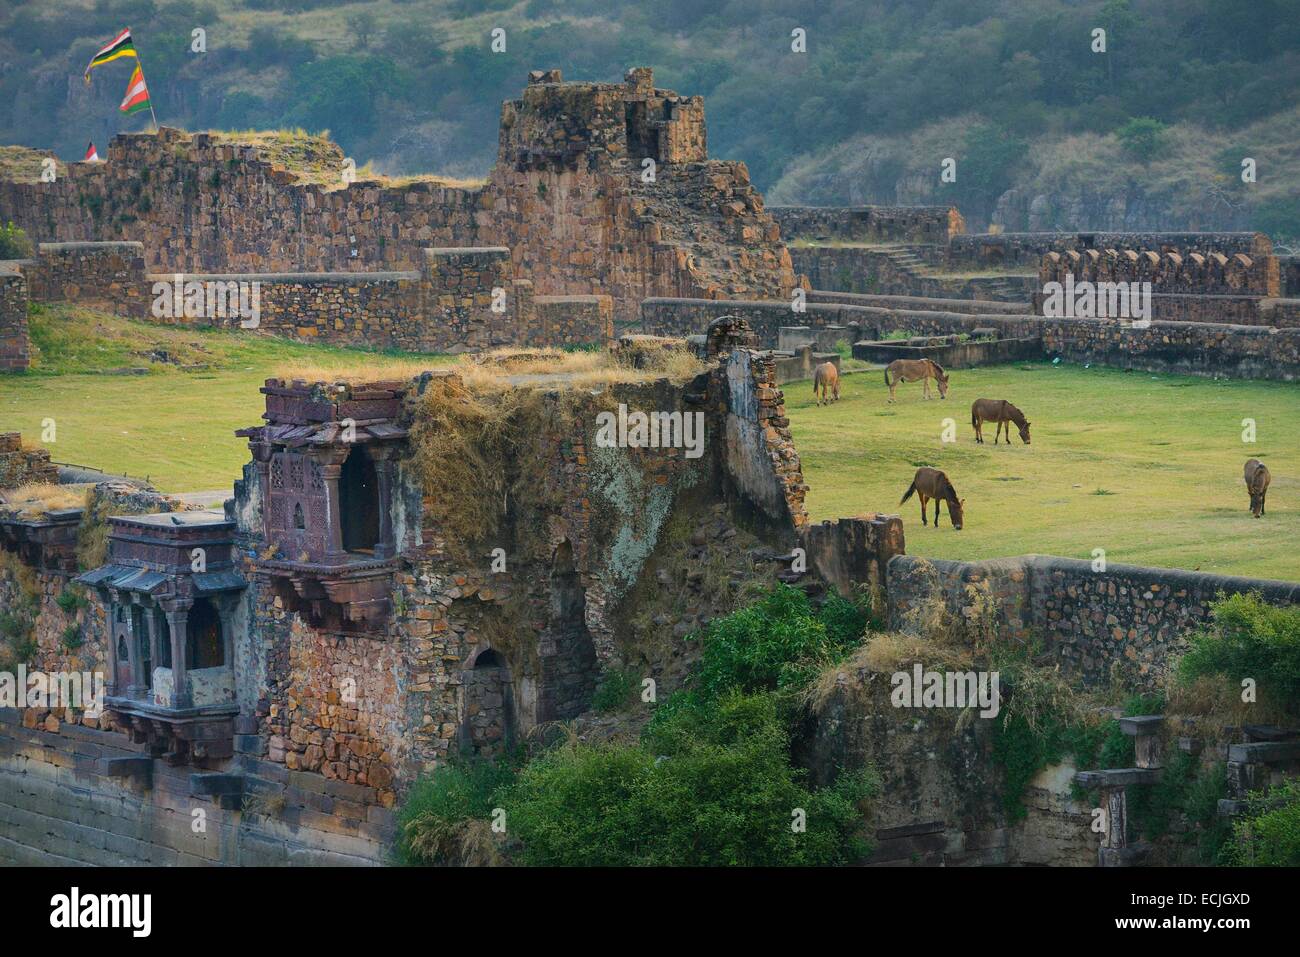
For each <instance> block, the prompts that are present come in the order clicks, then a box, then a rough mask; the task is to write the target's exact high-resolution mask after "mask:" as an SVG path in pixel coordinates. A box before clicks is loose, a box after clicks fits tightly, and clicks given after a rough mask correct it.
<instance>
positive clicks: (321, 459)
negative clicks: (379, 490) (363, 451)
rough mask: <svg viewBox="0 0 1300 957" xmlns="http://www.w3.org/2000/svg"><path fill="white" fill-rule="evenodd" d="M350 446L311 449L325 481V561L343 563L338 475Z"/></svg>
mask: <svg viewBox="0 0 1300 957" xmlns="http://www.w3.org/2000/svg"><path fill="white" fill-rule="evenodd" d="M351 451H352V449H351V447H350V446H344V447H343V448H337V447H335V446H326V447H324V448H314V449H312V450H311V457H312V458H313V459H315V460H316V462H317V463H318V464H319V465H320V473H321V479H322V481H324V483H325V503H326V504H325V523H326V528H325V561H326V562H327V563H329V564H339V565H341V564H343V562H344V561H346V559H347V553H346V552H345V551H343V520H342V518H341V516H340V511H339V477H340V476H341V475H342V474H343V463H344V462H345V461H347V457H348V453H349V452H351Z"/></svg>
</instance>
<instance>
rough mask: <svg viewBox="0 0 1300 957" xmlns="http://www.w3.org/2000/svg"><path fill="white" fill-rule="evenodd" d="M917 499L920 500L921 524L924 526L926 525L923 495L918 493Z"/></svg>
mask: <svg viewBox="0 0 1300 957" xmlns="http://www.w3.org/2000/svg"><path fill="white" fill-rule="evenodd" d="M917 497H918V498H920V500H921V524H922V525H925V524H927V520H926V514H925V506H926V500H925V493H924V492H918V493H917Z"/></svg>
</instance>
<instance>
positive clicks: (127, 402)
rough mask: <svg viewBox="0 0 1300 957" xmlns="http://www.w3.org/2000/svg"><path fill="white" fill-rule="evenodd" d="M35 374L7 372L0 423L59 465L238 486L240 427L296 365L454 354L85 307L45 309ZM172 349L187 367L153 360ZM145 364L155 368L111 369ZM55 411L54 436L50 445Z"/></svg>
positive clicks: (406, 362) (434, 361) (157, 480)
mask: <svg viewBox="0 0 1300 957" xmlns="http://www.w3.org/2000/svg"><path fill="white" fill-rule="evenodd" d="M31 333H32V340H33V343H34V344H35V345H36V347H37V350H38V354H37V357H36V363H35V365H34V368H33V369H32V371H30V372H28V373H26V374H18V375H15V374H0V432H2V431H20V432H22V433H23V436H24V438H26V439H29V440H31V441H33V442H37V443H39V444H41V445H44V446H46V447H47V448H48V449H49V450H50V454H51V457H52V458H53V459H54V460H55V461H58V462H71V463H75V464H78V465H89V466H93V467H95V468H100V469H103V470H104V471H106V472H118V473H121V472H125V473H127V474H130V475H134V476H138V477H141V478H148V479H149V480H150V481H152V482H153V483H154V484H155V485H156V486H157V487H158V488H159V489H161V490H163V491H166V492H188V491H207V490H212V489H220V488H229V486H230V484H231V482H233V481H234V480H235V479H237V478H239V476H240V469H241V468H242V466H243V464H244V463H245V462H246V461H248V460H249V452H248V444H247V440H246V439H241V438H237V437H236V436H235V435H234V431H235V429H240V428H244V427H246V426H250V425H258V424H260V423H261V421H262V411H263V409H264V408H265V404H264V403H265V397H264V396H263V395H262V394H261V393H260V392H258V389H259V388H260V387H261V386H262V384H263V383H264V382H265V380H266V379H267V378H268V377H270V376H271V375H273V374H274V373H275V372H276V371H277V369H280V368H282V367H284V366H285V365H292V364H293V363H301V364H303V365H304V366H305V365H319V366H323V367H326V368H338V369H340V370H345V369H347V368H349V367H356V366H358V365H364V366H367V367H370V366H381V367H384V368H388V367H392V368H393V369H394V370H400V371H401V372H402V374H403V375H405V373H406V372H407V371H408V370H409V368H410V366H411V364H412V361H413V360H417V361H418V363H423V364H425V365H427V366H429V367H433V366H436V365H440V364H442V363H445V362H448V361H450V359H449V357H446V356H417V355H411V354H386V353H375V352H367V351H364V350H360V349H341V348H335V347H331V346H322V345H309V344H303V343H296V342H292V341H289V340H285V339H275V338H272V337H269V336H260V335H251V334H249V333H247V332H226V331H216V330H205V329H193V328H178V327H173V326H159V325H155V324H152V323H146V322H131V321H128V320H124V319H116V318H112V317H108V316H104V315H101V314H98V313H94V312H90V311H87V310H83V309H78V308H76V307H67V306H56V307H45V308H37V309H34V310H33V314H32V317H31ZM159 349H163V350H166V351H167V353H168V354H169V355H171V356H173V357H174V358H175V360H176V361H177V362H179V363H181V364H182V365H183V366H191V367H193V366H198V365H206V366H207V367H208V368H206V369H193V368H191V369H189V370H186V369H184V368H181V367H178V366H175V365H169V364H165V363H159V362H156V361H152V362H151V361H150V360H149V358H148V353H150V352H153V351H157V350H159ZM136 368H146V369H148V372H147V374H144V375H126V374H113V373H112V370H121V369H136ZM46 419H53V420H54V424H55V427H56V433H55V436H56V437H55V441H53V442H42V441H41V434H42V422H43V421H44V420H46Z"/></svg>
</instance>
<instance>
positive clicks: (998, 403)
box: [970, 399, 1029, 445]
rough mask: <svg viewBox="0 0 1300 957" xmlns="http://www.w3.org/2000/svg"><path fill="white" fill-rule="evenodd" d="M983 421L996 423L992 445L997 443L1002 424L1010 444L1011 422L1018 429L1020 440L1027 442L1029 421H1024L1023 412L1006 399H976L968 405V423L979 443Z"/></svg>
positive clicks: (982, 430) (981, 439)
mask: <svg viewBox="0 0 1300 957" xmlns="http://www.w3.org/2000/svg"><path fill="white" fill-rule="evenodd" d="M985 422H996V423H997V424H998V429H997V432H995V433H994V435H993V444H994V445H997V444H998V437H999V436H1000V435H1001V434H1002V426H1003V425H1005V426H1006V427H1007V445H1010V444H1011V423H1012V422H1014V423H1015V424H1016V428H1017V429H1019V430H1020V441H1022V442H1024V443H1025V445H1028V444H1029V423H1028V422H1026V421H1025V414H1024V413H1023V412H1021V411H1020V410H1019V409H1017V408H1016V407H1015V406H1014V405H1012V404H1011V403H1010V402H1008V401H1007V400H1006V399H976V400H975V402H974V404H973V405H972V406H971V407H970V424H971V425H973V426H974V427H975V441H976V442H979V443H981V444H983V442H984V423H985Z"/></svg>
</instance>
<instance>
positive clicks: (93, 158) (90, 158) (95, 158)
mask: <svg viewBox="0 0 1300 957" xmlns="http://www.w3.org/2000/svg"><path fill="white" fill-rule="evenodd" d="M86 162H87V163H98V162H99V153H98V152H96V150H95V144H94V143H89V144H87V146H86Z"/></svg>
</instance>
